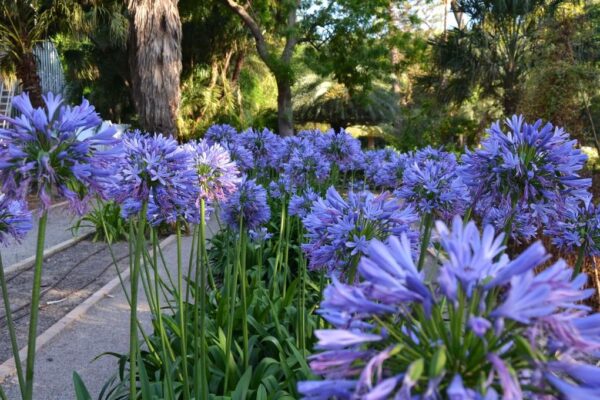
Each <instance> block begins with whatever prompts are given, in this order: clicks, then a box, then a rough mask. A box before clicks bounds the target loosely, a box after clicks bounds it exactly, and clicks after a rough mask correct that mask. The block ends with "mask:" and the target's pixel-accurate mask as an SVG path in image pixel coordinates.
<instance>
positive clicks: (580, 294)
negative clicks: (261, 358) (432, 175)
mask: <svg viewBox="0 0 600 400" xmlns="http://www.w3.org/2000/svg"><path fill="white" fill-rule="evenodd" d="M332 201H333V202H334V203H338V204H339V203H341V202H343V199H340V198H335V197H334V198H333V199H332ZM437 226H438V239H437V241H438V245H437V246H436V249H437V250H438V253H437V255H436V260H435V264H436V265H441V271H440V277H439V278H438V284H437V285H436V284H435V282H429V281H426V278H425V274H424V273H422V272H419V271H418V270H417V268H416V266H415V262H414V259H413V254H412V250H411V245H410V242H409V240H408V239H407V237H406V235H403V236H402V237H401V238H400V239H397V238H396V237H390V238H389V239H388V243H387V244H384V243H382V242H381V241H378V240H372V241H371V243H370V246H369V248H368V250H367V252H366V256H364V257H363V258H362V259H361V260H360V264H359V269H358V272H359V273H360V275H361V279H360V280H358V283H356V284H355V285H347V284H343V283H340V282H339V281H338V280H337V279H336V278H335V277H333V278H332V284H331V285H329V286H328V287H327V289H326V290H325V292H324V299H323V301H322V302H321V307H320V309H319V314H321V315H322V316H323V317H324V318H325V319H326V320H327V321H328V322H329V323H330V324H332V325H333V326H332V327H331V328H330V329H321V330H318V331H316V332H315V334H316V336H317V339H318V343H317V345H316V349H319V350H322V353H321V352H317V354H316V355H314V356H312V357H311V359H314V360H318V361H316V362H315V363H314V364H311V367H312V368H313V372H314V373H315V374H317V375H318V376H320V377H322V378H323V379H324V380H323V381H322V382H323V383H321V382H314V384H313V385H308V384H307V383H301V384H300V385H299V388H302V389H301V390H300V391H301V393H302V394H304V395H305V396H306V398H313V397H311V396H317V392H318V389H322V390H323V391H322V392H320V395H322V396H323V397H321V398H328V396H329V397H332V396H333V397H335V396H336V392H334V391H333V389H332V385H333V382H338V381H339V382H347V386H345V389H344V391H343V393H342V394H341V396H342V398H348V399H371V398H375V399H389V398H402V399H404V398H406V399H411V400H413V399H414V400H429V399H438V398H444V396H447V397H448V398H449V399H474V400H496V399H498V398H500V397H502V398H511V399H522V398H574V399H575V398H577V399H579V398H597V397H598V395H599V393H600V378H599V377H598V376H599V373H598V371H599V369H598V367H597V366H596V363H597V362H598V356H599V355H600V352H599V351H598V350H600V328H598V325H597V324H598V323H599V322H600V314H593V315H587V311H588V309H587V307H585V306H584V305H582V304H581V301H582V300H583V299H585V298H587V297H589V296H590V294H591V291H590V290H584V289H582V288H583V285H584V284H585V276H584V275H579V276H577V277H575V278H574V279H572V276H571V275H572V271H571V270H570V268H568V267H567V266H566V265H565V263H564V262H562V261H559V262H557V263H555V264H554V265H552V266H550V267H549V268H547V269H545V270H543V271H542V272H540V273H539V274H537V275H536V274H534V272H533V270H534V269H535V268H536V267H539V266H541V265H542V264H543V263H544V262H545V261H546V260H547V255H546V253H545V251H544V249H543V247H542V246H541V244H539V243H536V244H534V245H532V246H530V248H529V249H528V250H526V251H525V252H524V253H522V254H521V255H519V256H518V257H517V258H515V259H514V260H512V261H511V260H510V259H508V257H507V256H505V255H503V253H502V251H503V249H504V246H503V245H502V239H503V237H502V235H499V236H496V235H495V233H494V230H493V228H491V227H486V229H485V230H484V233H483V235H481V234H480V233H479V232H478V230H477V229H476V228H475V225H474V224H473V223H472V222H470V223H466V224H463V222H462V221H461V220H460V218H458V217H455V219H454V223H453V226H452V229H449V228H448V227H446V226H445V225H444V224H443V223H438V224H437ZM443 275H446V277H443ZM499 289H501V290H499ZM505 320H507V321H505ZM508 320H509V321H508ZM421 371H428V373H427V375H426V376H425V374H422V373H421ZM304 388H311V389H314V390H311V391H309V390H304ZM496 390H498V392H496ZM500 390H501V392H500ZM315 398H316V397H315Z"/></svg>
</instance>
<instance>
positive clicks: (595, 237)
mask: <svg viewBox="0 0 600 400" xmlns="http://www.w3.org/2000/svg"><path fill="white" fill-rule="evenodd" d="M564 214H565V218H564V220H560V221H556V222H555V223H553V224H552V225H550V226H548V227H547V228H546V229H545V231H544V233H545V234H546V235H548V236H550V237H551V238H552V243H553V244H554V245H556V246H557V247H559V248H561V249H565V250H568V251H573V250H576V249H579V248H581V247H583V250H584V252H585V254H586V255H590V256H600V207H597V206H596V205H594V203H593V202H592V196H591V195H590V196H586V197H584V198H583V199H577V198H573V199H572V201H571V202H569V203H567V205H566V209H565V211H564Z"/></svg>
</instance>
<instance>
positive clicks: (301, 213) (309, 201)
mask: <svg viewBox="0 0 600 400" xmlns="http://www.w3.org/2000/svg"><path fill="white" fill-rule="evenodd" d="M318 199H319V195H318V194H317V193H315V191H314V190H313V189H312V188H311V187H309V188H307V189H306V190H305V191H304V193H301V194H294V195H292V197H291V198H290V205H289V207H288V209H289V214H290V216H296V217H299V218H304V217H306V216H307V215H308V214H309V213H310V210H311V208H312V206H313V203H314V202H315V201H317V200H318Z"/></svg>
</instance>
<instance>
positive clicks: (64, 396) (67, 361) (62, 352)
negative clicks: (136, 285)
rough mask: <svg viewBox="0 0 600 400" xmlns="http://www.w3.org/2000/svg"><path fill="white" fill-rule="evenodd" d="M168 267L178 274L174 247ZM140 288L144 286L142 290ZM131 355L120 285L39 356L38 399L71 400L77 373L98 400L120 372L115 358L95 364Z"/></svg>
mask: <svg viewBox="0 0 600 400" xmlns="http://www.w3.org/2000/svg"><path fill="white" fill-rule="evenodd" d="M209 225H211V226H209V229H208V232H207V236H209V237H210V236H211V235H212V234H213V233H214V232H215V231H216V226H215V225H216V224H214V223H212V224H209ZM191 241H192V239H191V238H190V237H185V238H183V240H182V245H183V249H182V254H183V255H184V259H186V258H185V257H186V255H188V254H189V251H190V247H191ZM163 253H164V256H165V259H166V260H167V264H168V268H169V270H170V271H171V273H172V274H173V273H175V272H176V268H177V267H176V259H177V247H176V244H175V242H173V243H171V244H169V245H167V246H166V247H165V248H164V250H163ZM140 287H141V286H140ZM141 292H142V295H141V296H140V300H139V307H138V313H139V317H140V320H141V323H142V325H143V326H144V327H145V329H146V331H147V332H150V331H151V330H150V327H151V321H150V319H151V314H150V310H149V308H148V303H147V301H146V299H145V298H144V296H143V290H141ZM128 350H129V305H128V303H127V299H126V297H125V295H124V294H123V290H122V289H121V287H120V286H118V287H117V288H116V289H115V290H114V291H113V292H112V293H111V296H110V297H109V296H106V297H104V298H103V299H102V300H100V301H99V302H98V303H96V304H95V305H94V306H92V307H91V309H89V310H88V311H87V312H86V313H85V314H84V315H83V316H82V317H80V318H79V319H78V320H77V321H75V322H73V323H72V324H70V325H69V326H68V327H67V328H65V330H64V331H62V332H61V333H60V334H59V335H58V336H57V337H55V338H54V339H52V340H51V341H50V342H49V343H48V344H47V345H46V346H44V347H43V348H42V349H41V350H40V351H39V352H38V354H37V356H36V357H37V358H36V370H35V388H34V400H71V399H74V398H75V395H74V390H73V379H72V375H73V371H77V373H78V374H79V375H80V376H81V377H82V379H83V381H84V382H85V384H86V386H87V387H88V390H89V391H90V394H91V395H92V399H96V398H97V397H98V394H99V393H100V391H101V390H102V387H103V385H104V384H105V383H106V381H107V380H108V379H109V378H110V377H111V376H112V375H113V374H114V373H115V372H116V371H117V368H118V365H117V362H116V359H115V358H113V357H102V358H100V359H99V360H96V361H94V360H93V359H94V358H95V357H96V356H98V355H100V354H102V353H104V352H107V351H110V352H116V353H127V352H128ZM4 388H5V391H6V394H7V396H8V398H9V400H13V399H14V400H18V399H20V395H19V388H18V384H17V383H16V378H13V379H12V380H11V381H10V382H7V383H5V384H4Z"/></svg>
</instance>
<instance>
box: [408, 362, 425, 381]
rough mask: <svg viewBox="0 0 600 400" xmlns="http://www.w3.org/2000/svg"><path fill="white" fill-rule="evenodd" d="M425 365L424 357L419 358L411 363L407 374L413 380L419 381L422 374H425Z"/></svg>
mask: <svg viewBox="0 0 600 400" xmlns="http://www.w3.org/2000/svg"><path fill="white" fill-rule="evenodd" d="M424 366H425V361H424V360H423V359H422V358H419V359H418V360H415V361H413V362H412V363H411V364H410V366H409V367H408V371H407V374H408V376H409V377H410V379H411V380H412V381H413V382H417V381H418V380H419V379H420V378H421V375H423V369H424Z"/></svg>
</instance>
